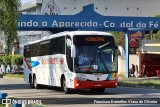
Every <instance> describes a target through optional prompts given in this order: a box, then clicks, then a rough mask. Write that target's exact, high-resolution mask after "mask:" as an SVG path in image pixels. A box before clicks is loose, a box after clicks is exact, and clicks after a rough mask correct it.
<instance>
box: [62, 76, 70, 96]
mask: <svg viewBox="0 0 160 107" xmlns="http://www.w3.org/2000/svg"><path fill="white" fill-rule="evenodd" d="M62 90H63V91H64V92H65V94H69V93H70V88H67V86H66V79H65V77H64V78H63V81H62Z"/></svg>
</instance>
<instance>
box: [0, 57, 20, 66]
mask: <svg viewBox="0 0 160 107" xmlns="http://www.w3.org/2000/svg"><path fill="white" fill-rule="evenodd" d="M2 63H3V64H5V65H11V64H12V65H22V64H23V57H22V56H21V55H5V56H2V57H0V64H2Z"/></svg>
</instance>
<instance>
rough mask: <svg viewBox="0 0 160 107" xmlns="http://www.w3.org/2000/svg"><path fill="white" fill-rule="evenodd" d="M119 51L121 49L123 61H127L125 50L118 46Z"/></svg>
mask: <svg viewBox="0 0 160 107" xmlns="http://www.w3.org/2000/svg"><path fill="white" fill-rule="evenodd" d="M118 49H119V51H120V54H121V58H122V59H125V58H126V55H125V51H124V49H123V48H122V47H121V46H118Z"/></svg>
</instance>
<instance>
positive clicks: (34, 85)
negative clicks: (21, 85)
mask: <svg viewBox="0 0 160 107" xmlns="http://www.w3.org/2000/svg"><path fill="white" fill-rule="evenodd" d="M33 87H34V88H35V89H39V88H40V85H39V84H37V79H36V76H34V79H33Z"/></svg>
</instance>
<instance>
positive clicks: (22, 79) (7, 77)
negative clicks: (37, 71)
mask: <svg viewBox="0 0 160 107" xmlns="http://www.w3.org/2000/svg"><path fill="white" fill-rule="evenodd" d="M3 78H5V79H14V80H24V78H14V77H6V76H3Z"/></svg>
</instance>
